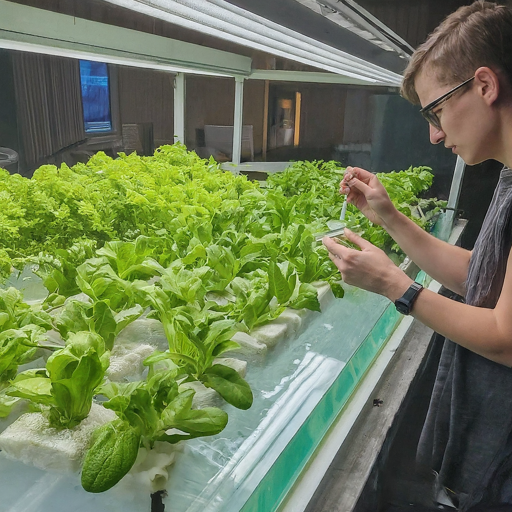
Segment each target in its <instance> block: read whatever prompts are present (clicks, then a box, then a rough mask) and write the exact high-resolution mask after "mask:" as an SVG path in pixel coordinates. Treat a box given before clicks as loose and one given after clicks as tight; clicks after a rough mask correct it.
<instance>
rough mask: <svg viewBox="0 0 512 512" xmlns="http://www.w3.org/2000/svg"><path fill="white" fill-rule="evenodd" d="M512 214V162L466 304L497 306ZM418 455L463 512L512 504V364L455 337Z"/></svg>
mask: <svg viewBox="0 0 512 512" xmlns="http://www.w3.org/2000/svg"><path fill="white" fill-rule="evenodd" d="M511 219H512V171H511V170H510V169H507V168H505V169H503V171H502V172H501V176H500V181H499V183H498V185H497V187H496V190H495V192H494V197H493V199H492V202H491V205H490V206H489V210H488V212H487V215H486V217H485V220H484V223H483V225H482V230H481V231H480V234H479V236H478V239H477V241H476V243H475V248H474V250H473V253H472V256H471V260H470V265H469V273H468V279H467V282H466V290H467V293H466V297H465V302H466V303H468V304H471V305H474V306H479V307H485V308H493V307H494V306H495V305H496V303H497V300H498V298H499V295H500V293H501V289H502V286H503V280H504V276H505V270H506V264H507V258H508V254H509V252H510V247H511V240H512V221H511ZM510 314H511V315H512V311H511V312H510ZM510 342H511V343H512V339H511V340H510ZM417 458H418V462H419V463H420V465H421V466H423V467H425V466H428V467H430V468H431V469H433V470H434V471H435V472H436V473H437V475H438V476H437V486H438V487H439V488H444V489H446V490H447V492H448V494H449V495H450V496H451V497H452V498H453V501H454V503H455V504H456V505H457V506H458V509H459V510H460V511H461V512H462V511H465V510H467V509H468V508H470V507H471V506H473V505H475V504H477V503H489V504H490V503H500V502H503V503H512V369H510V368H508V367H506V366H503V365H500V364H498V363H494V362H492V361H489V360H488V359H485V358H483V357H481V356H479V355H477V354H475V353H473V352H471V351H469V350H467V349H465V348H463V347H461V346H459V345H456V344H455V343H453V342H451V341H450V340H448V339H447V340H446V341H445V343H444V347H443V351H442V354H441V358H440V362H439V368H438V373H437V377H436V382H435V385H434V389H433V393H432V398H431V402H430V406H429V410H428V413H427V418H426V420H425V425H424V427H423V431H422V434H421V438H420V441H419V446H418V457H417ZM439 488H438V489H436V491H435V492H436V495H437V492H438V491H439Z"/></svg>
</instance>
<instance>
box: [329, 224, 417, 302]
mask: <svg viewBox="0 0 512 512" xmlns="http://www.w3.org/2000/svg"><path fill="white" fill-rule="evenodd" d="M345 236H346V237H347V239H348V240H349V241H350V242H352V243H353V244H355V245H357V246H358V247H360V248H361V250H360V251H358V250H357V249H349V248H348V247H344V246H343V245H340V244H338V243H337V242H335V241H334V240H332V239H331V238H329V237H327V236H326V237H324V238H323V239H322V242H323V244H324V245H325V247H326V248H327V250H328V251H329V258H331V260H332V261H333V263H334V264H335V265H336V267H338V270H339V271H340V272H341V276H342V278H343V281H344V282H345V283H347V284H350V285H354V286H357V287H358V288H363V289H364V290H368V291H370V292H374V293H378V294H380V295H384V296H385V297H387V298H388V299H390V300H392V301H395V300H396V299H398V298H399V297H401V296H402V295H403V294H404V293H405V291H406V290H407V288H409V286H410V285H411V283H412V279H411V278H410V277H408V276H407V275H406V274H405V273H404V272H403V271H402V270H400V269H399V268H398V267H397V266H396V265H395V264H394V263H393V262H392V261H391V260H390V259H389V258H388V257H387V255H386V253H385V252H384V251H382V250H381V249H379V248H377V247H375V246H374V245H373V244H371V243H370V242H368V241H367V240H365V239H364V238H361V237H360V236H359V235H356V234H355V233H353V232H352V231H350V230H349V229H345Z"/></svg>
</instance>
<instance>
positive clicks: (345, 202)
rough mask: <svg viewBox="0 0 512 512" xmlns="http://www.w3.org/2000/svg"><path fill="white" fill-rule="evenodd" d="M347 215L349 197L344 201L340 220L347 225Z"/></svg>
mask: <svg viewBox="0 0 512 512" xmlns="http://www.w3.org/2000/svg"><path fill="white" fill-rule="evenodd" d="M346 214H347V196H345V199H344V200H343V206H342V207H341V214H340V220H341V222H343V223H345V215H346Z"/></svg>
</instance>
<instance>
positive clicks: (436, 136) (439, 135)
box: [428, 124, 446, 144]
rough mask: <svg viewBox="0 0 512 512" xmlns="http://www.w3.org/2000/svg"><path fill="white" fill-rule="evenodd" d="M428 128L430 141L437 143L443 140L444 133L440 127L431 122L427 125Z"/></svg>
mask: <svg viewBox="0 0 512 512" xmlns="http://www.w3.org/2000/svg"><path fill="white" fill-rule="evenodd" d="M428 126H429V130H430V142H431V143H432V144H439V143H440V142H443V140H444V139H445V137H446V135H445V133H444V132H443V130H442V129H439V128H436V127H435V126H432V125H431V124H429V125H428Z"/></svg>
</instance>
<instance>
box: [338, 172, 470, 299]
mask: <svg viewBox="0 0 512 512" xmlns="http://www.w3.org/2000/svg"><path fill="white" fill-rule="evenodd" d="M340 192H341V193H346V194H347V201H348V202H349V203H351V204H353V205H355V206H356V207H357V208H359V210H361V211H362V213H363V214H364V215H365V216H366V217H367V218H368V219H369V220H371V221H372V222H374V223H375V224H379V225H380V226H382V227H383V228H384V229H385V230H386V231H387V232H388V233H389V234H390V235H391V237H392V238H393V239H394V240H395V242H396V243H397V244H398V245H399V246H400V247H401V249H402V250H403V251H404V252H405V253H406V254H407V256H409V258H411V259H412V260H413V261H414V262H415V263H416V264H417V265H418V266H419V267H420V268H421V269H422V270H424V271H425V272H426V273H427V274H429V275H430V276H432V277H433V278H434V279H435V280H436V281H438V282H440V283H441V284H443V285H444V286H445V287H446V288H449V289H450V290H452V291H454V292H456V293H458V294H460V295H464V293H465V289H464V284H465V281H466V278H467V275H468V268H469V259H470V256H471V253H470V251H467V250H465V249H462V248H460V247H456V246H453V245H450V244H448V243H446V242H444V241H442V240H439V239H437V238H435V237H434V236H432V235H430V234H429V233H427V232H425V231H424V230H423V229H421V228H420V227H419V226H418V225H416V224H415V223H414V222H412V221H411V220H410V219H408V218H407V217H406V216H405V215H403V214H402V213H400V212H399V211H398V210H397V209H396V208H395V207H394V205H393V203H392V202H391V200H390V199H389V196H388V194H387V192H386V190H385V189H384V187H383V185H382V184H381V183H380V181H379V180H378V178H377V177H376V176H375V175H374V174H372V173H370V172H368V171H365V170H364V169H360V168H358V167H348V168H347V172H346V174H345V176H344V178H343V181H342V182H341V184H340Z"/></svg>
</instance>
